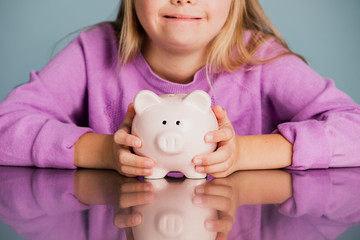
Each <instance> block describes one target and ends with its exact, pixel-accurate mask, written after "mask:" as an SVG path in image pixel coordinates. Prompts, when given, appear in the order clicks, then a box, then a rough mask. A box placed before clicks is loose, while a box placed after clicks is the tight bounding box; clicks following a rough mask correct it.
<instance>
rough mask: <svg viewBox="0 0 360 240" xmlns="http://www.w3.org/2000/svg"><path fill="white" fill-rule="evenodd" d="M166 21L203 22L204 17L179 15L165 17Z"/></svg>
mask: <svg viewBox="0 0 360 240" xmlns="http://www.w3.org/2000/svg"><path fill="white" fill-rule="evenodd" d="M164 18H166V19H174V20H201V19H203V18H202V17H197V16H191V15H178V14H170V15H164Z"/></svg>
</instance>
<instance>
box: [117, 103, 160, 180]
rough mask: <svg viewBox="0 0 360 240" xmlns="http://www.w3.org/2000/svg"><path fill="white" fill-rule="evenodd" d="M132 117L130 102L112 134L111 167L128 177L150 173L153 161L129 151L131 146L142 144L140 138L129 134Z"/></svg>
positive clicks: (132, 109) (137, 146)
mask: <svg viewBox="0 0 360 240" xmlns="http://www.w3.org/2000/svg"><path fill="white" fill-rule="evenodd" d="M134 117H135V109H134V104H133V103H130V104H129V107H128V110H127V112H126V115H125V118H124V121H123V122H122V124H121V126H120V128H119V130H118V131H117V132H116V133H115V134H114V145H113V149H114V163H113V168H114V169H115V170H117V171H118V172H119V173H120V174H122V175H125V176H128V177H135V176H147V175H151V174H152V171H153V167H154V166H155V162H154V161H153V160H152V159H150V158H147V157H142V156H138V155H136V154H134V153H133V152H132V151H131V148H139V147H141V146H142V142H141V139H140V138H139V137H137V136H134V135H131V134H130V131H131V125H132V121H133V119H134Z"/></svg>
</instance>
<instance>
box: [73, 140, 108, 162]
mask: <svg viewBox="0 0 360 240" xmlns="http://www.w3.org/2000/svg"><path fill="white" fill-rule="evenodd" d="M113 159H114V154H113V136H112V135H106V134H99V133H86V134H84V135H82V136H81V137H80V138H79V140H78V141H77V142H76V143H75V147H74V165H75V166H77V167H82V168H97V169H113Z"/></svg>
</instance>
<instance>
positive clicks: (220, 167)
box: [195, 161, 232, 174]
mask: <svg viewBox="0 0 360 240" xmlns="http://www.w3.org/2000/svg"><path fill="white" fill-rule="evenodd" d="M231 166H232V163H231V162H230V161H224V162H222V163H219V164H213V165H207V166H196V167H195V170H196V171H197V172H199V173H209V174H214V173H219V172H225V171H227V170H228V169H230V168H231Z"/></svg>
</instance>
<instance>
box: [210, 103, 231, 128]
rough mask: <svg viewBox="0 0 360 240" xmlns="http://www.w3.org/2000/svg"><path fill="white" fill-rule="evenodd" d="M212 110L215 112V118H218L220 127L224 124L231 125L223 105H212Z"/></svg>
mask: <svg viewBox="0 0 360 240" xmlns="http://www.w3.org/2000/svg"><path fill="white" fill-rule="evenodd" d="M213 112H214V114H215V117H216V119H217V120H218V123H219V126H220V127H221V126H224V125H232V124H231V121H230V119H229V117H228V115H227V112H226V110H225V109H224V108H223V107H220V106H218V105H217V106H214V107H213Z"/></svg>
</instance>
